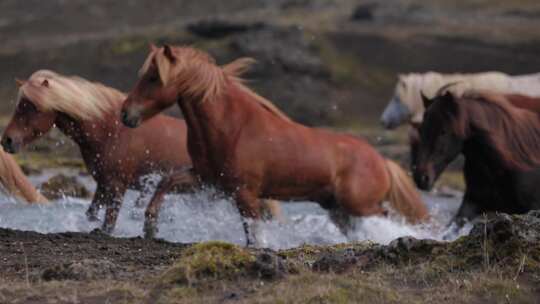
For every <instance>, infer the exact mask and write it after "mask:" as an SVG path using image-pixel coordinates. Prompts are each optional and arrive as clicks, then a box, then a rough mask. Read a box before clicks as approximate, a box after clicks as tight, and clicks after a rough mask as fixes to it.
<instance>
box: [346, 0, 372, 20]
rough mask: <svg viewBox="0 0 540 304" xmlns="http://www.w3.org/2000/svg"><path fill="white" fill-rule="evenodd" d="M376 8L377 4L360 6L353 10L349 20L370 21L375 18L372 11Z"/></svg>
mask: <svg viewBox="0 0 540 304" xmlns="http://www.w3.org/2000/svg"><path fill="white" fill-rule="evenodd" d="M377 7H378V4H377V3H363V4H360V5H358V6H357V7H356V8H355V9H354V12H353V14H352V16H351V19H352V20H354V21H372V20H373V19H374V18H375V15H374V10H375V9H376V8H377Z"/></svg>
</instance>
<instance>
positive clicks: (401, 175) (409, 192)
mask: <svg viewBox="0 0 540 304" xmlns="http://www.w3.org/2000/svg"><path fill="white" fill-rule="evenodd" d="M385 162H386V168H387V170H388V174H389V175H390V191H388V195H387V197H386V199H387V200H388V201H389V202H390V205H391V206H392V207H393V208H394V209H395V210H396V211H397V212H399V213H400V214H402V215H403V216H405V218H406V219H407V221H408V222H410V223H413V224H416V223H419V222H422V221H424V220H427V219H428V218H429V214H428V210H427V208H426V205H425V204H424V202H423V201H422V198H421V197H420V194H419V193H418V191H417V190H416V187H415V185H414V182H413V181H412V179H411V178H410V177H409V176H408V175H407V173H406V172H405V171H404V170H403V169H402V168H401V167H400V166H399V165H398V164H396V163H395V162H394V161H391V160H389V159H386V160H385Z"/></svg>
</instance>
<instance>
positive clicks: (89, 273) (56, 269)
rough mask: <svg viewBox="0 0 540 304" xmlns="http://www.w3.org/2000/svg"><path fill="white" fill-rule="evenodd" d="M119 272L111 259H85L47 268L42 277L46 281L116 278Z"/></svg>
mask: <svg viewBox="0 0 540 304" xmlns="http://www.w3.org/2000/svg"><path fill="white" fill-rule="evenodd" d="M117 272H118V267H117V266H116V265H115V264H113V263H112V262H110V261H107V260H92V259H85V260H82V261H77V262H71V263H67V264H62V265H56V266H53V267H50V268H47V269H45V270H44V271H43V272H42V274H41V279H43V280H44V281H53V280H56V281H64V280H73V281H86V280H98V279H114V278H115V277H116V273H117Z"/></svg>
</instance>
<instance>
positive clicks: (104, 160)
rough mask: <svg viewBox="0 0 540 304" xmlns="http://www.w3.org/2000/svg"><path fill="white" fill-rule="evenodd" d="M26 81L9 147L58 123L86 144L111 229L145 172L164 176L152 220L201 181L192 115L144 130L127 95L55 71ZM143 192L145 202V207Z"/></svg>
mask: <svg viewBox="0 0 540 304" xmlns="http://www.w3.org/2000/svg"><path fill="white" fill-rule="evenodd" d="M19 86H20V88H19V97H18V100H19V101H18V104H17V108H16V110H15V114H14V116H13V118H12V120H11V122H10V123H9V125H8V127H7V129H6V130H5V132H4V136H3V138H2V145H3V147H4V149H6V151H8V152H11V153H15V152H17V151H18V150H19V149H20V148H21V147H22V146H24V145H25V144H27V143H29V142H31V141H33V140H35V139H37V138H39V137H41V136H42V135H44V134H45V133H47V132H48V131H49V129H50V128H51V127H52V126H53V125H56V126H57V127H58V128H59V129H60V130H61V131H62V132H63V133H64V134H66V135H67V136H68V137H70V138H71V139H72V140H73V141H75V142H76V143H77V144H78V146H79V149H80V151H81V154H82V157H83V159H84V162H85V164H86V168H87V169H88V171H89V172H90V174H91V175H92V177H93V178H94V179H95V181H96V182H97V189H96V193H95V194H94V198H93V200H92V203H91V205H90V207H89V208H88V211H87V213H86V214H87V216H88V218H89V219H90V220H95V219H97V212H98V211H99V208H100V206H101V205H105V206H107V209H106V216H105V221H104V223H103V230H104V231H105V232H107V233H110V232H112V231H113V230H114V226H115V223H116V218H117V216H118V212H119V209H120V206H121V203H122V200H123V197H124V193H125V191H126V190H127V189H128V188H131V189H135V190H140V189H141V188H143V184H142V183H141V182H140V178H141V177H142V176H144V175H147V174H151V173H158V174H160V175H162V176H164V177H163V179H162V181H161V183H160V184H159V187H158V189H157V190H156V193H155V196H154V199H153V200H152V201H151V202H150V204H149V205H148V207H147V209H146V213H145V217H146V219H147V220H146V222H152V223H155V221H156V220H157V217H158V213H159V209H160V206H161V204H162V202H163V196H164V195H165V193H167V192H169V191H170V190H171V189H172V188H175V187H180V188H181V190H188V189H192V188H193V187H195V186H197V185H198V184H199V183H198V181H197V180H196V179H194V178H193V176H192V175H191V173H190V172H189V170H188V169H189V168H190V167H191V160H190V157H189V155H188V152H187V149H186V124H185V121H184V120H181V119H175V118H172V117H169V116H166V115H157V116H156V117H154V118H153V119H150V120H149V121H148V122H147V123H145V124H144V125H143V126H142V127H141V128H138V129H137V130H133V129H130V128H126V127H124V126H123V125H122V123H120V121H119V113H120V108H121V105H122V102H123V100H124V99H125V98H126V95H125V94H123V93H121V92H119V91H117V90H115V89H113V88H110V87H106V86H104V85H102V84H99V83H94V82H90V81H87V80H85V79H82V78H80V77H66V76H62V75H60V74H57V73H54V72H52V71H47V70H42V71H38V72H35V73H34V74H33V75H32V76H31V77H30V79H29V80H27V81H24V82H23V81H19ZM141 198H142V196H140V197H139V199H138V200H137V202H138V203H137V205H141ZM265 207H267V208H268V210H267V211H268V212H269V213H270V214H269V215H271V216H274V217H276V218H278V219H279V218H280V216H281V214H280V208H279V204H278V203H277V202H274V201H267V202H266V204H265ZM146 229H147V227H146V226H145V230H146ZM152 232H155V230H152ZM145 235H147V236H153V234H148V233H145Z"/></svg>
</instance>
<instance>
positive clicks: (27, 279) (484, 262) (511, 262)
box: [0, 212, 540, 303]
mask: <svg viewBox="0 0 540 304" xmlns="http://www.w3.org/2000/svg"><path fill="white" fill-rule="evenodd" d="M0 256H2V259H1V260H0V267H1V269H2V278H1V281H0V302H2V303H12V302H17V303H103V302H105V301H107V300H108V301H112V302H118V301H120V302H121V301H122V300H124V301H126V302H129V303H229V302H231V303H232V302H235V303H237V302H239V303H251V302H253V301H256V302H260V303H276V301H280V302H283V303H290V302H295V303H314V302H316V303H350V302H358V303H412V302H414V303H418V302H422V303H423V302H435V301H437V302H441V303H482V302H491V303H508V302H510V303H533V302H534V301H536V300H535V299H538V296H539V295H540V289H539V288H538V286H539V284H538V283H540V214H538V212H531V213H530V214H528V215H523V216H509V215H504V214H501V215H496V216H492V217H489V218H486V219H485V220H483V221H482V222H481V223H478V224H477V225H476V226H475V227H474V228H473V230H472V232H471V234H470V235H469V236H466V237H462V238H460V239H458V240H456V241H455V242H451V243H441V242H436V241H430V240H416V239H414V238H400V239H397V240H395V241H394V242H392V243H390V244H389V245H388V246H380V245H375V244H372V243H356V244H343V245H336V246H328V247H325V246H303V247H299V248H296V249H290V250H285V251H272V250H267V249H245V248H242V247H238V246H235V245H230V244H227V243H220V242H209V243H200V244H196V245H179V244H171V243H167V242H164V241H147V240H143V239H140V238H131V239H115V238H110V237H108V236H105V235H103V234H101V233H98V232H93V233H90V234H81V233H62V234H50V235H42V234H38V233H32V232H21V231H13V230H6V229H1V230H0Z"/></svg>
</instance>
